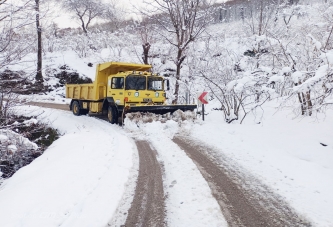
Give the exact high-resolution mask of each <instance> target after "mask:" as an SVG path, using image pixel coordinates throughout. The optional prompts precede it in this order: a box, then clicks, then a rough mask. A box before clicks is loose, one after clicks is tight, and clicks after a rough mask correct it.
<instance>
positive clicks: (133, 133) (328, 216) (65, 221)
mask: <svg viewBox="0 0 333 227" xmlns="http://www.w3.org/2000/svg"><path fill="white" fill-rule="evenodd" d="M277 106H278V102H276V101H271V102H269V103H267V104H266V106H265V113H264V115H263V118H261V119H258V118H257V119H255V118H254V116H251V115H250V116H248V118H247V119H246V120H245V122H244V123H243V124H242V125H239V124H226V123H224V122H223V118H222V113H221V112H219V111H210V105H208V106H207V110H208V113H209V114H208V115H207V116H206V121H205V122H202V121H201V120H197V121H196V122H194V123H193V122H190V121H185V122H182V123H181V125H179V123H177V122H175V121H173V120H170V121H167V122H166V123H161V122H152V123H145V124H139V125H136V124H134V123H133V122H130V121H127V122H126V124H125V128H124V129H122V128H121V127H119V126H114V125H110V124H109V123H107V122H105V121H102V120H99V119H95V118H92V117H87V116H81V117H76V116H74V115H72V113H70V112H67V111H58V110H52V111H51V110H43V111H44V114H42V115H41V116H40V118H41V120H42V119H45V118H47V119H48V120H49V121H50V123H51V124H52V125H53V127H55V128H57V129H59V130H60V132H61V133H62V134H63V136H62V137H61V138H60V139H59V140H57V141H56V142H55V143H54V144H53V145H52V146H51V147H50V148H49V149H48V150H47V151H46V152H45V153H44V154H43V155H42V156H41V157H39V158H37V159H36V160H35V161H34V162H32V163H31V164H30V165H29V166H26V167H24V168H22V169H21V170H19V171H18V172H17V173H16V174H14V176H13V177H12V178H10V179H8V180H6V181H5V182H4V183H3V185H2V186H1V189H0V201H1V202H0V213H1V214H2V215H1V216H2V220H1V221H2V226H41V225H43V226H58V225H60V224H62V225H64V226H91V225H92V223H93V225H94V226H103V225H105V224H106V223H107V222H108V221H110V220H111V219H112V218H113V219H114V218H115V215H117V213H118V212H117V208H118V206H119V204H120V201H121V200H122V199H124V200H123V201H125V202H126V204H125V206H123V207H122V209H124V210H126V209H128V208H129V204H130V202H131V196H133V193H131V192H133V190H134V188H135V179H136V177H137V168H138V155H137V151H136V148H135V145H134V143H133V141H132V139H131V138H130V137H137V138H141V139H146V140H148V141H150V142H151V143H152V145H153V146H154V147H155V149H156V150H157V152H158V158H159V161H160V162H161V163H162V164H163V166H164V170H165V178H164V187H165V193H166V195H167V200H166V209H167V221H168V224H169V225H170V226H207V225H209V226H227V224H226V222H225V219H224V217H223V216H222V214H221V212H220V209H219V206H218V204H217V202H216V201H215V199H214V198H213V197H212V195H211V192H210V189H209V186H208V184H207V183H206V182H205V180H204V178H203V177H202V176H201V174H200V172H199V170H198V169H197V168H196V166H195V164H194V163H193V162H192V161H191V160H190V159H189V158H188V157H187V156H186V155H185V153H184V152H182V150H181V149H180V148H179V147H177V146H176V145H175V144H174V143H173V142H172V140H171V139H172V137H173V136H174V135H175V134H176V133H180V134H186V135H190V136H191V137H193V138H194V139H196V140H197V141H202V142H203V143H206V144H209V145H210V146H213V147H215V148H216V149H217V150H219V151H220V152H221V153H223V154H224V155H226V156H227V157H228V158H230V159H231V160H232V161H234V162H236V163H237V164H239V165H240V166H241V167H242V169H243V170H245V171H247V172H248V174H250V175H252V176H255V177H256V178H258V179H259V180H261V181H262V182H263V183H265V184H267V185H268V186H269V187H270V188H271V189H272V190H273V191H274V192H276V193H278V194H279V195H281V196H282V197H283V198H285V199H286V201H287V202H288V203H289V204H290V205H291V206H292V207H293V208H294V209H296V211H298V212H299V213H300V214H301V215H302V216H304V217H306V218H307V219H309V220H310V221H312V222H313V223H314V225H315V226H327V227H331V226H333V211H332V209H331V204H333V196H332V193H331V192H332V191H333V180H332V179H333V161H332V160H333V139H332V138H333V130H332V128H333V127H332V126H333V121H332V119H333V118H332V116H333V112H332V111H328V112H327V113H326V115H325V116H321V115H320V114H318V115H317V117H311V118H310V117H308V118H303V119H301V118H296V119H293V116H294V115H288V114H287V113H286V112H284V111H279V112H276V107H277ZM32 109H36V112H34V114H37V113H38V112H40V111H41V110H42V109H40V108H37V107H36V108H32V107H30V109H29V108H27V109H26V110H25V111H26V112H27V113H30V112H31V110H32ZM257 116H258V115H257ZM259 121H260V124H259ZM138 126H139V127H138ZM320 143H323V144H325V145H327V146H323V145H321V144H320ZM123 201H122V202H123ZM117 218H120V219H119V220H120V221H118V222H119V223H121V221H123V220H124V219H125V218H126V217H124V216H123V217H121V216H119V217H117ZM121 218H122V219H121Z"/></svg>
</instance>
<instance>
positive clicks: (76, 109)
mask: <svg viewBox="0 0 333 227" xmlns="http://www.w3.org/2000/svg"><path fill="white" fill-rule="evenodd" d="M72 111H73V114H74V115H75V116H80V115H81V109H80V105H79V102H78V101H74V102H73V103H72Z"/></svg>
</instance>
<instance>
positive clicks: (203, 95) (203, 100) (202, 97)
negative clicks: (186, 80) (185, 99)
mask: <svg viewBox="0 0 333 227" xmlns="http://www.w3.org/2000/svg"><path fill="white" fill-rule="evenodd" d="M207 94H208V92H207V91H204V92H202V93H201V94H200V95H199V96H198V100H199V102H200V103H201V107H202V120H203V121H204V120H205V104H208V101H207V98H206V96H207Z"/></svg>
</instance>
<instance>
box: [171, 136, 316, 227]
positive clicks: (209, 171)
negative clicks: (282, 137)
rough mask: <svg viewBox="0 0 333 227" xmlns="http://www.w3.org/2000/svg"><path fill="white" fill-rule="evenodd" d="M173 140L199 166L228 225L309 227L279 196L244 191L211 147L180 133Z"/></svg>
mask: <svg viewBox="0 0 333 227" xmlns="http://www.w3.org/2000/svg"><path fill="white" fill-rule="evenodd" d="M173 142H175V143H176V144H177V145H178V146H179V147H180V148H181V149H183V150H184V152H185V153H186V154H187V155H188V156H189V157H190V158H191V159H192V160H193V162H194V163H195V164H196V165H197V166H198V168H199V170H200V172H201V173H202V175H203V177H204V178H205V179H206V181H207V182H208V184H209V186H210V188H211V191H212V193H213V195H214V197H215V198H216V200H217V201H218V203H219V205H220V207H221V210H222V212H223V214H224V216H225V218H226V220H227V222H228V224H229V226H246V227H252V226H253V227H260V226H262V227H267V226H274V227H275V226H277V227H280V226H311V224H310V223H308V222H307V221H304V220H302V219H301V218H300V217H298V215H297V214H296V213H295V212H294V211H293V210H292V209H291V208H290V207H289V206H288V205H287V204H286V203H285V202H284V201H281V200H280V199H279V198H278V196H276V195H271V194H269V192H267V191H266V193H267V194H265V195H259V194H258V195H256V194H252V195H251V194H250V193H249V192H247V191H246V190H244V189H243V187H242V185H241V184H240V183H239V182H236V181H235V180H234V179H233V177H237V176H232V175H233V174H231V173H230V171H228V170H226V169H225V168H223V167H221V166H220V165H219V164H218V163H215V162H214V161H212V160H211V157H208V155H207V151H209V150H212V149H210V148H207V147H204V146H202V145H199V144H195V143H194V142H193V141H191V140H190V139H189V138H184V137H179V136H178V137H175V138H174V139H173ZM241 180H244V179H241ZM263 187H265V186H263ZM252 193H253V191H252ZM263 196H265V197H263Z"/></svg>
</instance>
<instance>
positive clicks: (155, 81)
mask: <svg viewBox="0 0 333 227" xmlns="http://www.w3.org/2000/svg"><path fill="white" fill-rule="evenodd" d="M148 90H154V91H161V90H163V79H162V78H161V77H152V76H151V77H148Z"/></svg>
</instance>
